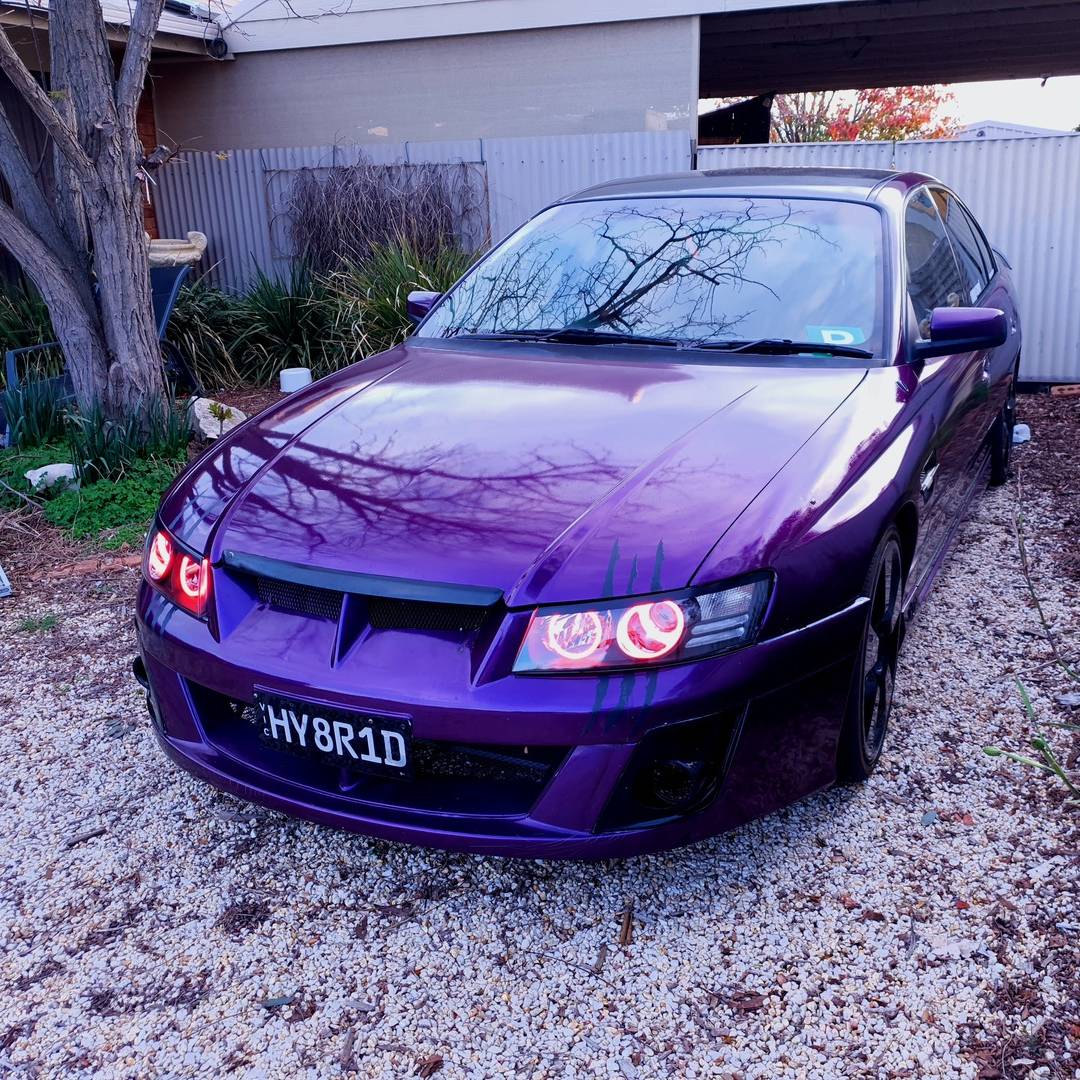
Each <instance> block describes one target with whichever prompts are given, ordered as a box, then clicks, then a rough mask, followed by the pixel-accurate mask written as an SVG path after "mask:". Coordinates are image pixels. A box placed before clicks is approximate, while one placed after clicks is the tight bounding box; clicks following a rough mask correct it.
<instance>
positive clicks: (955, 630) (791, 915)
mask: <svg viewBox="0 0 1080 1080" xmlns="http://www.w3.org/2000/svg"><path fill="white" fill-rule="evenodd" d="M1059 400H1061V399H1059ZM1050 408H1051V406H1050V404H1049V403H1047V402H1045V401H1043V402H1034V403H1033V402H1031V401H1030V400H1025V401H1022V410H1023V411H1024V413H1025V415H1024V417H1022V418H1026V419H1030V420H1031V422H1032V424H1033V427H1034V428H1035V435H1036V438H1035V441H1034V442H1033V443H1032V444H1030V445H1029V446H1027V447H1024V448H1023V449H1022V450H1021V451H1020V453H1019V455H1018V456H1019V460H1020V462H1021V479H1022V490H1021V496H1022V499H1023V503H1024V532H1025V534H1026V536H1027V544H1028V549H1029V550H1028V554H1029V559H1030V561H1031V566H1032V570H1031V573H1032V578H1033V580H1034V583H1035V587H1036V589H1037V591H1038V593H1039V595H1040V596H1041V598H1042V603H1043V609H1044V612H1045V616H1046V619H1047V621H1048V622H1049V624H1050V625H1051V627H1052V628H1053V631H1054V634H1055V636H1056V639H1057V640H1058V642H1059V647H1060V648H1061V649H1062V651H1063V653H1064V654H1066V655H1068V656H1070V657H1071V658H1075V657H1076V656H1077V654H1080V632H1078V629H1080V627H1078V622H1080V620H1078V619H1077V616H1076V609H1077V597H1078V595H1080V586H1078V583H1077V579H1076V578H1075V577H1073V576H1071V575H1070V574H1069V573H1066V572H1065V571H1064V570H1062V566H1063V565H1064V562H1065V558H1064V555H1063V552H1065V549H1066V545H1067V544H1068V540H1069V536H1070V530H1071V535H1072V537H1073V539H1074V542H1075V537H1076V535H1077V531H1078V530H1080V517H1077V518H1070V517H1069V515H1070V514H1071V513H1074V512H1075V510H1074V509H1073V510H1070V508H1069V506H1068V501H1067V500H1063V499H1062V498H1061V497H1060V494H1059V493H1058V494H1055V488H1054V486H1053V484H1051V483H1050V482H1049V481H1048V480H1047V479H1046V477H1047V476H1049V475H1050V472H1051V471H1053V469H1054V468H1056V469H1058V471H1057V472H1056V473H1054V475H1055V476H1057V477H1058V480H1059V481H1060V475H1061V474H1060V468H1059V466H1060V465H1061V460H1060V459H1061V458H1062V456H1063V455H1064V466H1065V467H1066V468H1072V469H1073V470H1074V471H1076V472H1077V473H1080V467H1078V466H1077V463H1076V446H1077V445H1078V442H1080V404H1076V403H1073V402H1068V401H1066V402H1065V403H1063V404H1057V403H1055V404H1054V406H1053V410H1054V412H1053V415H1054V420H1055V424H1056V425H1057V429H1060V431H1062V432H1064V435H1063V436H1059V437H1058V440H1057V442H1056V443H1055V442H1053V441H1040V424H1041V419H1042V413H1043V412H1046V411H1047V410H1049V409H1050ZM1069 410H1071V411H1069ZM1062 418H1064V419H1062ZM1062 438H1064V439H1065V442H1064V444H1062V442H1061V439H1062ZM1070 441H1071V449H1070ZM1070 455H1071V462H1072V464H1071V465H1070V464H1069V463H1070ZM1048 470H1049V471H1048ZM1017 500H1018V488H1017V485H1016V484H1012V485H1010V486H1009V487H1008V488H1005V489H1000V490H998V491H995V492H991V493H989V494H987V495H986V496H985V497H983V498H982V499H981V501H980V502H979V504H978V506H977V508H976V511H975V516H974V517H973V519H972V521H971V522H970V523H969V524H968V525H967V526H966V527H965V529H964V531H963V535H962V538H961V542H960V546H959V548H958V549H957V550H956V552H955V553H954V554H953V556H952V558H951V560H950V562H949V564H948V566H947V568H946V571H945V574H944V576H943V578H942V579H941V581H940V583H939V585H938V587H937V589H936V590H935V592H934V594H933V597H932V599H931V601H930V603H929V605H928V607H927V608H925V609H924V611H923V613H922V615H921V616H920V618H919V620H918V622H917V623H916V624H915V626H914V627H913V629H912V632H911V633H910V635H909V640H908V646H907V650H906V655H905V660H904V664H903V671H902V673H901V677H900V682H899V691H898V699H897V703H896V710H895V713H894V717H893V723H892V733H891V736H890V740H889V742H888V744H887V746H886V752H885V756H884V759H883V762H882V765H881V767H880V768H879V770H878V772H877V773H876V774H875V776H874V778H873V779H872V780H871V782H870V783H869V784H867V785H866V786H864V787H863V788H861V789H859V790H852V789H849V790H841V791H832V792H827V793H825V794H822V795H819V796H816V797H813V798H811V799H808V800H806V801H805V802H803V803H801V804H800V805H798V806H796V807H795V808H793V809H791V810H789V811H786V812H784V813H781V814H778V815H775V816H773V817H770V818H768V819H766V820H764V821H760V822H757V823H754V824H751V825H748V826H746V827H744V828H742V829H740V830H738V831H737V832H735V833H732V834H730V835H727V836H724V837H721V838H719V839H716V840H713V841H709V842H707V843H703V844H699V845H697V846H695V847H692V848H689V849H684V850H681V851H676V852H673V853H669V854H665V855H660V856H652V857H647V858H638V859H632V860H629V861H624V862H611V863H604V864H542V863H530V862H509V861H500V860H497V859H485V858H477V857H472V856H457V855H449V854H445V853H439V852H428V851H421V850H412V849H408V848H404V847H399V846H395V845H391V844H387V843H382V842H376V841H371V840H366V839H364V838H361V837H358V836H353V835H349V834H346V833H340V832H332V831H329V830H326V829H320V828H316V827H314V826H312V825H307V824H303V823H299V822H295V821H291V820H288V819H286V818H284V817H281V816H278V815H276V814H274V813H271V812H269V811H265V810H261V809H255V808H251V807H248V806H246V805H244V804H242V803H239V802H237V801H235V800H233V799H231V798H229V797H226V796H224V795H219V794H217V793H215V792H213V791H211V790H210V789H209V788H206V787H203V786H201V785H200V784H198V783H197V782H195V781H194V780H193V779H190V778H189V777H188V776H186V775H185V774H183V773H181V772H179V771H178V770H176V769H174V768H172V767H171V766H169V765H168V764H167V762H166V761H165V759H164V757H163V756H162V755H161V754H160V753H159V752H158V750H157V749H156V747H155V744H154V741H153V738H152V736H151V733H150V729H149V727H148V724H147V722H146V716H145V711H144V708H143V705H142V702H141V699H140V695H139V693H138V692H137V688H136V687H135V685H134V683H133V682H132V681H131V679H130V676H129V674H128V672H129V663H130V657H131V654H132V630H131V611H130V605H131V597H132V594H133V590H134V585H135V572H134V571H132V570H123V569H122V570H113V571H112V572H108V573H102V574H99V575H97V579H96V580H91V581H90V582H89V583H88V582H87V580H86V578H85V577H83V576H79V577H76V578H74V579H69V580H67V581H59V582H58V581H51V582H50V581H47V580H43V581H39V582H37V583H36V584H32V585H30V586H28V588H27V591H25V592H23V593H22V594H20V595H19V596H17V597H16V598H15V599H13V600H8V601H0V672H2V676H0V710H2V723H0V766H2V771H0V807H2V813H0V876H2V882H0V983H2V985H4V986H6V988H7V992H6V993H4V994H3V995H2V997H0V1075H2V1074H5V1072H11V1073H13V1074H14V1075H16V1076H24V1075H25V1076H64V1077H77V1076H90V1075H95V1076H100V1075H108V1076H117V1077H121V1076H122V1077H146V1076H157V1077H167V1076H177V1077H180V1076H183V1077H196V1076H198V1077H204V1076H205V1077H217V1076H221V1075H224V1074H226V1073H233V1074H235V1075H237V1076H257V1077H263V1076H266V1077H293V1076H328V1077H340V1076H342V1075H359V1076H364V1077H368V1076H373V1077H374V1076H387V1077H403V1076H409V1075H418V1076H430V1075H432V1074H434V1073H435V1072H439V1074H440V1080H441V1077H443V1076H446V1077H458V1076H468V1077H480V1076H511V1075H512V1076H543V1077H549V1076H550V1077H554V1076H569V1077H585V1076H589V1077H591V1076H613V1077H658V1076H665V1077H666V1076H688V1077H689V1076H722V1077H730V1076H737V1077H748V1078H749V1077H769V1078H773V1077H814V1078H829V1077H901V1076H910V1077H920V1078H921V1077H971V1078H974V1077H981V1078H991V1077H1001V1076H1004V1077H1010V1078H1011V1077H1018V1076H1028V1075H1032V1076H1055V1077H1064V1076H1076V1075H1080V1072H1077V1070H1078V1068H1080V1014H1078V1013H1080V1009H1078V1005H1077V999H1078V997H1080V992H1078V986H1077V982H1076V979H1077V950H1076V946H1077V941H1078V929H1080V906H1078V896H1077V889H1078V885H1077V878H1078V876H1080V875H1078V874H1077V865H1078V860H1077V855H1078V852H1077V848H1078V846H1080V841H1078V838H1077V829H1076V825H1075V822H1076V820H1077V813H1076V811H1075V810H1074V811H1070V810H1068V809H1067V808H1065V807H1064V806H1063V804H1062V801H1061V799H1060V798H1059V797H1058V796H1057V795H1056V793H1055V792H1053V791H1052V790H1050V789H1048V788H1045V787H1044V786H1043V785H1041V784H1039V783H1038V782H1037V781H1036V780H1035V778H1034V777H1033V775H1032V774H1031V773H1030V772H1028V771H1025V770H1022V769H1020V768H1018V767H1017V766H1014V765H1011V764H1008V763H1006V762H1003V761H1001V760H992V759H990V758H988V757H986V756H985V755H984V754H983V753H982V751H981V748H982V747H983V746H984V745H985V744H987V743H993V742H997V743H1000V744H1002V745H1008V746H1015V747H1017V748H1021V747H1022V746H1024V745H1025V744H1026V739H1027V736H1029V735H1030V734H1031V729H1030V727H1029V725H1028V722H1027V720H1026V719H1025V717H1024V714H1023V711H1022V709H1021V708H1020V707H1019V705H1018V701H1017V694H1016V689H1015V686H1014V682H1013V680H1014V678H1016V677H1017V676H1021V677H1022V678H1024V680H1025V681H1026V682H1027V684H1028V685H1029V688H1030V690H1031V692H1032V696H1033V698H1034V700H1035V706H1036V709H1037V710H1038V711H1039V713H1040V715H1041V716H1043V717H1047V718H1049V717H1051V716H1053V715H1055V714H1056V715H1057V717H1058V719H1064V718H1066V717H1065V714H1066V713H1067V712H1069V711H1071V713H1072V716H1071V718H1072V720H1073V721H1074V722H1075V721H1076V720H1077V718H1078V717H1080V710H1068V709H1067V708H1066V706H1064V705H1062V704H1060V703H1059V701H1058V698H1059V696H1060V695H1062V694H1064V693H1065V691H1066V690H1068V689H1070V687H1069V686H1068V685H1067V683H1066V681H1065V678H1064V676H1063V675H1062V674H1061V673H1060V672H1059V670H1058V669H1057V668H1056V667H1055V666H1054V664H1053V663H1052V662H1051V658H1052V654H1051V651H1050V648H1049V646H1048V644H1047V640H1046V637H1045V635H1044V631H1043V629H1042V626H1041V623H1040V620H1039V618H1038V616H1037V613H1036V611H1035V610H1034V607H1033V605H1032V603H1031V601H1030V598H1029V594H1028V587H1027V582H1026V579H1025V576H1024V574H1023V573H1022V568H1021V564H1020V560H1019V556H1018V549H1017V543H1016V539H1015V536H1014V528H1013V524H1014V517H1015V514H1016V511H1017ZM7 562H8V557H7V556H5V563H7ZM9 569H10V567H9ZM13 576H15V577H16V578H17V577H18V575H13ZM91 577H93V575H91ZM15 584H16V585H18V584H19V582H18V580H16V581H15ZM48 614H55V615H56V616H57V620H56V626H55V627H54V628H52V629H48V628H43V629H37V630H35V629H30V628H22V629H20V627H29V626H36V625H39V624H40V620H42V618H43V617H44V616H46V615H48ZM26 620H30V622H29V623H28V622H27V621H26ZM1071 689H1073V690H1076V689H1080V687H1075V686H1074V687H1072V688H1071ZM1056 738H1057V741H1058V743H1059V745H1061V746H1062V747H1064V746H1065V745H1066V744H1067V741H1068V739H1069V738H1070V736H1069V735H1068V734H1067V733H1064V732H1062V733H1061V735H1060V736H1057V737H1056ZM1072 738H1073V739H1074V740H1075V736H1073V737H1072ZM1075 757H1076V753H1075V742H1074V750H1073V759H1074V761H1075Z"/></svg>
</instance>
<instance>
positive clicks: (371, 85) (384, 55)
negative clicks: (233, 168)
mask: <svg viewBox="0 0 1080 1080" xmlns="http://www.w3.org/2000/svg"><path fill="white" fill-rule="evenodd" d="M154 74H155V80H154V104H155V109H156V113H157V121H158V127H159V129H160V130H161V131H162V132H163V133H165V134H167V135H168V136H169V138H171V139H173V140H175V141H176V142H178V143H180V144H181V145H183V146H185V147H189V148H191V149H197V150H213V149H218V148H229V149H240V148H255V147H270V146H273V147H282V146H312V145H318V144H326V143H346V144H349V143H377V142H400V141H405V140H412V139H417V140H419V139H464V138H483V137H489V136H514V135H554V134H581V133H594V132H611V131H665V130H687V131H693V129H694V128H695V127H696V122H697V92H698V88H697V81H698V19H697V17H696V16H686V17H680V18H671V19H653V20H648V21H639V22H621V23H612V24H607V25H592V26H572V27H558V28H552V29H541V30H521V31H510V32H506V33H498V34H474V35H468V36H462V37H443V38H432V39H422V40H411V41H388V42H372V43H366V44H356V45H340V46H327V47H323V48H308V49H294V50H290V51H277V52H254V53H243V54H240V55H239V56H237V58H236V59H234V60H229V61H224V62H221V63H216V64H211V63H207V62H200V63H191V64H184V63H176V62H170V63H168V64H165V65H161V66H160V67H158V68H156V69H155V72H154Z"/></svg>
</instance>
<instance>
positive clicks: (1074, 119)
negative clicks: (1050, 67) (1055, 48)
mask: <svg viewBox="0 0 1080 1080" xmlns="http://www.w3.org/2000/svg"><path fill="white" fill-rule="evenodd" d="M949 89H950V90H951V91H952V93H953V96H954V97H955V98H956V101H955V103H954V104H953V106H952V108H951V110H950V111H951V112H952V114H953V115H954V116H955V117H956V118H957V119H958V120H959V121H960V123H961V124H975V123H978V122H979V121H981V120H1007V121H1009V122H1011V123H1014V124H1032V125H1034V126H1035V127H1046V128H1061V129H1063V130H1064V131H1072V130H1073V128H1075V127H1076V126H1077V125H1078V124H1080V75H1069V76H1064V77H1061V78H1052V79H1050V80H1049V81H1048V82H1047V84H1046V85H1045V86H1043V85H1042V80H1041V79H1008V80H1003V81H1001V82H979V83H954V84H953V85H952V86H950V87H949Z"/></svg>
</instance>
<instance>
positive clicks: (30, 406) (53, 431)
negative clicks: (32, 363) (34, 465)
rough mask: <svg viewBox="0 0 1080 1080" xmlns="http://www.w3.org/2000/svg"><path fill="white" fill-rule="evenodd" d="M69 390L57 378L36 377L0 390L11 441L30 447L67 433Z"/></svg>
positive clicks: (16, 445)
mask: <svg viewBox="0 0 1080 1080" xmlns="http://www.w3.org/2000/svg"><path fill="white" fill-rule="evenodd" d="M66 399H67V394H66V393H65V392H64V390H63V388H62V386H61V384H60V383H59V381H58V380H56V379H34V380H32V381H29V382H25V383H22V384H20V385H19V386H17V387H15V388H14V389H11V390H4V391H3V392H2V393H0V410H2V411H3V414H4V417H5V419H6V421H7V429H8V442H9V443H10V444H11V445H12V446H15V447H18V448H19V449H23V450H26V449H29V448H30V447H34V446H43V445H45V444H46V443H49V442H54V441H55V440H57V439H58V438H60V437H61V436H62V435H63V433H64V411H63V410H64V403H65V401H66Z"/></svg>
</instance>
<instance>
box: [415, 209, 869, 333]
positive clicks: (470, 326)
mask: <svg viewBox="0 0 1080 1080" xmlns="http://www.w3.org/2000/svg"><path fill="white" fill-rule="evenodd" d="M853 240H854V241H855V242H853ZM880 248H881V239H880V225H879V224H878V221H877V215H876V213H875V212H874V211H873V210H872V209H870V208H868V207H861V206H857V205H852V204H844V203H839V202H827V201H820V202H819V201H802V202H798V201H793V200H784V199H776V198H765V199H746V198H709V199H672V200H637V201H633V202H619V203H607V202H605V203H571V204H566V205H563V206H559V207H555V208H554V209H552V210H550V211H547V212H546V213H545V214H544V215H541V217H540V218H538V219H536V220H534V221H533V222H532V223H530V224H529V225H527V226H526V227H525V228H524V229H523V230H522V231H521V233H520V234H519V235H518V236H517V237H515V238H512V239H511V240H510V241H509V242H508V243H507V245H505V246H504V248H502V249H501V250H499V251H496V252H495V253H494V254H493V256H492V257H491V258H489V259H488V260H487V261H486V262H484V263H482V264H481V265H480V266H479V267H477V268H476V270H475V271H474V272H473V273H472V274H470V275H469V276H467V277H466V278H465V280H464V281H462V283H461V284H460V285H459V286H458V288H457V289H456V290H455V291H454V293H453V294H451V296H450V297H449V298H448V299H447V301H446V302H445V303H444V304H442V305H441V306H440V308H438V309H437V310H436V312H435V313H434V315H433V317H432V319H431V320H430V321H429V323H428V324H427V325H426V326H425V327H424V329H423V331H422V333H423V334H424V335H425V336H426V335H439V336H454V335H459V334H475V333H505V332H512V331H528V330H549V329H567V328H570V329H598V330H614V331H619V332H622V333H630V334H638V335H641V336H665V337H673V338H678V339H682V340H697V339H705V340H718V339H726V338H731V337H733V336H750V337H756V336H787V337H792V338H794V339H796V340H799V339H804V338H806V337H807V332H808V331H807V327H808V326H830V325H835V326H844V327H851V326H854V327H856V328H859V330H860V333H861V335H862V338H863V340H868V339H869V337H870V335H871V333H872V332H873V331H874V329H875V327H876V309H877V307H878V298H879V295H880V292H879V282H880V276H881V255H880Z"/></svg>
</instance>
